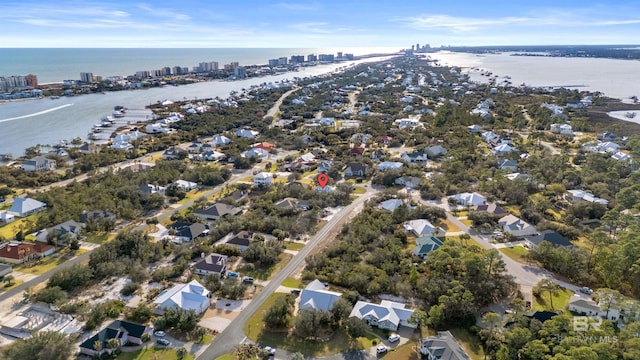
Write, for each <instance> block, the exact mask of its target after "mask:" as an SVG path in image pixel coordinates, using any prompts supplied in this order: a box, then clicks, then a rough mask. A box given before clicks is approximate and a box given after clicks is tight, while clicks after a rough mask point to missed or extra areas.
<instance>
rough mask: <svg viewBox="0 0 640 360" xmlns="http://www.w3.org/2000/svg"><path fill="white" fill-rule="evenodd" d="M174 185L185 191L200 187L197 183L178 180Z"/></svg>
mask: <svg viewBox="0 0 640 360" xmlns="http://www.w3.org/2000/svg"><path fill="white" fill-rule="evenodd" d="M173 184H174V185H175V186H176V187H178V188H180V189H182V190H184V191H191V190H193V189H196V188H197V187H198V184H197V183H194V182H191V181H186V180H176V181H175V182H174V183H173Z"/></svg>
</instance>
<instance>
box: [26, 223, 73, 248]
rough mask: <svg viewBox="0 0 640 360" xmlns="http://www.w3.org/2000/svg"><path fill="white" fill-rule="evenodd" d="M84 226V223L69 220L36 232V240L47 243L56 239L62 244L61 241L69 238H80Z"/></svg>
mask: <svg viewBox="0 0 640 360" xmlns="http://www.w3.org/2000/svg"><path fill="white" fill-rule="evenodd" d="M83 227H84V225H83V224H79V223H77V222H75V221H73V220H68V221H65V222H63V223H61V224H58V225H56V226H52V227H50V228H47V229H44V230H40V231H38V232H36V234H35V235H36V241H39V242H41V243H45V244H47V243H49V240H52V239H56V240H57V242H58V244H60V242H62V241H64V240H67V239H69V240H70V239H79V238H80V232H81V231H82V228H83Z"/></svg>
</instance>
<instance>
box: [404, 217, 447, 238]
mask: <svg viewBox="0 0 640 360" xmlns="http://www.w3.org/2000/svg"><path fill="white" fill-rule="evenodd" d="M402 227H403V228H404V230H405V231H407V232H412V233H413V234H415V235H416V236H437V235H438V234H444V233H445V231H444V230H443V229H441V228H437V227H435V226H434V225H433V224H432V223H431V222H430V221H429V220H426V219H417V220H409V221H407V222H406V223H405V224H404V225H402Z"/></svg>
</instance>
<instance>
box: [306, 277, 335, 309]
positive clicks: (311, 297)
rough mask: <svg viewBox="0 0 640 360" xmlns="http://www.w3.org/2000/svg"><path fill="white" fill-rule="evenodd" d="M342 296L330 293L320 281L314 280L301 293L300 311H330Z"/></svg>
mask: <svg viewBox="0 0 640 360" xmlns="http://www.w3.org/2000/svg"><path fill="white" fill-rule="evenodd" d="M341 296H342V294H341V293H338V292H334V291H329V290H327V287H326V286H325V285H324V284H323V283H322V282H321V281H320V280H318V279H316V280H313V281H312V282H310V283H309V285H307V287H305V288H304V290H302V292H301V293H300V302H299V305H298V308H299V309H300V310H321V311H330V310H331V308H333V304H334V303H335V302H336V301H337V300H338V299H339V298H340V297H341Z"/></svg>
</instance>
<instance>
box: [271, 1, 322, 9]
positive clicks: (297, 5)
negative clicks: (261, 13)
mask: <svg viewBox="0 0 640 360" xmlns="http://www.w3.org/2000/svg"><path fill="white" fill-rule="evenodd" d="M274 6H275V7H276V8H280V9H285V10H291V11H313V10H318V9H319V8H320V6H319V5H318V4H317V3H313V4H300V3H277V4H274Z"/></svg>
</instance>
